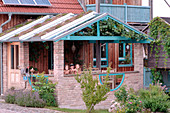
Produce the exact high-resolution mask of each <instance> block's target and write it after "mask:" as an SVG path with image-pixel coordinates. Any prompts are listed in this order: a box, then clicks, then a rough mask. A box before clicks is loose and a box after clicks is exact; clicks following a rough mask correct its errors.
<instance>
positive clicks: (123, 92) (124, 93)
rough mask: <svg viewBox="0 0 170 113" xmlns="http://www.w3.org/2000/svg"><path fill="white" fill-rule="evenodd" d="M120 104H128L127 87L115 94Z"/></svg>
mask: <svg viewBox="0 0 170 113" xmlns="http://www.w3.org/2000/svg"><path fill="white" fill-rule="evenodd" d="M114 95H115V97H116V98H117V101H118V102H122V103H126V101H127V97H128V92H127V91H126V86H122V87H121V88H120V89H119V90H118V91H116V92H115V93H114Z"/></svg>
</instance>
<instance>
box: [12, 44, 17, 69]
mask: <svg viewBox="0 0 170 113" xmlns="http://www.w3.org/2000/svg"><path fill="white" fill-rule="evenodd" d="M18 66H19V46H18V45H11V69H18Z"/></svg>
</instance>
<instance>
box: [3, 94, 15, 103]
mask: <svg viewBox="0 0 170 113" xmlns="http://www.w3.org/2000/svg"><path fill="white" fill-rule="evenodd" d="M5 102H6V103H10V104H14V103H15V95H11V94H8V95H7V96H5Z"/></svg>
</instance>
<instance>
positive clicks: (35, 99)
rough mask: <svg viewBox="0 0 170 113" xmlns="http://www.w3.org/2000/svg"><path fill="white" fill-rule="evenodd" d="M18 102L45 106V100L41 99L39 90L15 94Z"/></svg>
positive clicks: (30, 105)
mask: <svg viewBox="0 0 170 113" xmlns="http://www.w3.org/2000/svg"><path fill="white" fill-rule="evenodd" d="M15 100H16V102H15V103H16V104H18V105H19V106H25V107H39V108H42V107H44V106H45V102H44V101H43V100H42V99H40V97H39V94H38V92H30V91H27V92H19V93H17V94H16V96H15Z"/></svg>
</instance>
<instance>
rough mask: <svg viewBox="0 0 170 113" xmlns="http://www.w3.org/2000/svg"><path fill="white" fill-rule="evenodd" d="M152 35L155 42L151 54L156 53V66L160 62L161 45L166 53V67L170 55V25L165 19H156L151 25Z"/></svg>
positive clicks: (152, 44)
mask: <svg viewBox="0 0 170 113" xmlns="http://www.w3.org/2000/svg"><path fill="white" fill-rule="evenodd" d="M149 25H150V26H149V28H150V33H149V35H150V36H151V37H152V38H154V39H155V40H154V41H153V42H152V43H151V54H152V53H153V51H155V59H156V66H155V67H157V64H158V60H159V57H160V56H159V51H160V50H161V45H163V46H164V49H163V51H166V53H165V54H164V55H163V56H165V59H164V66H165V67H166V65H167V63H166V62H167V60H166V59H167V58H168V55H170V25H169V24H167V23H166V22H165V21H164V20H163V19H161V18H159V17H155V18H154V19H153V20H152V21H151V22H150V24H149Z"/></svg>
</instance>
